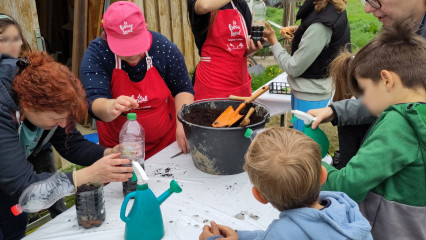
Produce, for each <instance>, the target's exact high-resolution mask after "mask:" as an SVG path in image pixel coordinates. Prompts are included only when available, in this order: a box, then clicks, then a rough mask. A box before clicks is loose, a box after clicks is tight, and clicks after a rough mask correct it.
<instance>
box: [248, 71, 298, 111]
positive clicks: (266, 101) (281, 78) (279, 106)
mask: <svg viewBox="0 0 426 240" xmlns="http://www.w3.org/2000/svg"><path fill="white" fill-rule="evenodd" d="M272 82H287V73H281V74H280V75H278V76H277V77H276V78H274V79H272V80H271V81H269V82H268V83H266V84H265V85H268V86H269V84H271V83H272ZM265 85H264V86H265ZM262 87H263V86H262ZM256 102H259V103H262V104H263V105H265V106H267V107H268V108H269V111H270V113H271V116H274V115H281V114H284V113H286V112H288V111H290V110H291V96H290V95H287V94H271V93H269V91H268V92H266V93H264V94H262V95H261V96H260V97H259V98H258V99H257V100H256Z"/></svg>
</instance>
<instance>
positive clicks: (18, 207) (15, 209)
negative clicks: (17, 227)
mask: <svg viewBox="0 0 426 240" xmlns="http://www.w3.org/2000/svg"><path fill="white" fill-rule="evenodd" d="M10 210H11V211H12V213H13V215H15V216H18V215H19V214H21V213H22V212H23V211H22V207H21V205H19V204H16V205H15V206H13V207H11V208H10Z"/></svg>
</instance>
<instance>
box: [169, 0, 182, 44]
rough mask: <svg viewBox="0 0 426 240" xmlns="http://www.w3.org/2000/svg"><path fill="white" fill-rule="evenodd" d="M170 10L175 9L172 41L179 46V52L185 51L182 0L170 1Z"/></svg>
mask: <svg viewBox="0 0 426 240" xmlns="http://www.w3.org/2000/svg"><path fill="white" fill-rule="evenodd" d="M170 8H171V9H173V14H172V29H173V31H172V39H171V40H172V41H173V42H174V43H175V44H176V45H177V47H178V48H179V50H181V51H183V50H184V47H183V46H184V45H183V41H184V39H183V34H182V4H181V0H170Z"/></svg>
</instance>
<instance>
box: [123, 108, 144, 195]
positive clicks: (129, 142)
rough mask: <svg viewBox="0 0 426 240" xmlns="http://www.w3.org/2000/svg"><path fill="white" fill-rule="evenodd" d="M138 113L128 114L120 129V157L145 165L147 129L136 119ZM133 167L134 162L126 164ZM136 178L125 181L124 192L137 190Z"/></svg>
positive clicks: (125, 193)
mask: <svg viewBox="0 0 426 240" xmlns="http://www.w3.org/2000/svg"><path fill="white" fill-rule="evenodd" d="M136 118H137V116H136V113H129V114H127V122H126V123H124V125H123V127H122V128H121V131H120V153H121V155H120V158H125V159H129V160H130V161H136V162H138V163H139V164H140V165H141V166H142V167H144V161H145V130H144V129H143V127H142V126H141V125H140V124H139V123H138V121H137V120H136ZM126 166H129V167H131V166H132V164H129V165H126ZM136 185H137V184H136V179H135V178H134V177H133V178H130V179H129V180H127V181H126V182H123V194H124V196H126V195H127V194H128V193H130V192H133V191H135V190H136Z"/></svg>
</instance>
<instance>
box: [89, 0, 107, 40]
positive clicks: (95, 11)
mask: <svg viewBox="0 0 426 240" xmlns="http://www.w3.org/2000/svg"><path fill="white" fill-rule="evenodd" d="M103 2H104V1H103V0H101V1H99V0H89V2H88V23H87V26H88V29H87V42H88V43H89V42H90V41H92V40H93V39H95V38H96V37H98V36H99V34H98V29H100V25H101V22H100V20H101V18H102V13H103V11H102V10H103V5H104V3H103Z"/></svg>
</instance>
